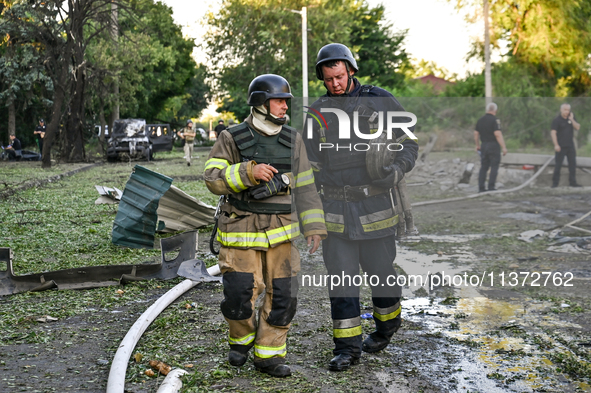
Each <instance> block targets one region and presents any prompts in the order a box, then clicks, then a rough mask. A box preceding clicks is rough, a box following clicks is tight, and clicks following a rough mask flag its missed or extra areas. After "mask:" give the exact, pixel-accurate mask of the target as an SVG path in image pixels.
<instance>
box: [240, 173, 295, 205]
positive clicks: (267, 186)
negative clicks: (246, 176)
mask: <svg viewBox="0 0 591 393" xmlns="http://www.w3.org/2000/svg"><path fill="white" fill-rule="evenodd" d="M287 188H288V185H287V184H286V183H285V182H284V181H283V179H282V178H281V175H280V174H279V173H276V174H275V176H273V178H272V179H271V180H270V181H267V182H261V184H259V185H258V186H256V187H252V188H251V189H250V190H249V191H248V192H249V194H250V196H251V197H253V198H254V199H264V198H269V197H270V196H272V195H276V194H277V193H280V192H281V191H285V190H287Z"/></svg>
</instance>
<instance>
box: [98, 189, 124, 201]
mask: <svg viewBox="0 0 591 393" xmlns="http://www.w3.org/2000/svg"><path fill="white" fill-rule="evenodd" d="M94 188H96V190H97V191H98V193H99V194H100V197H98V199H97V200H96V201H94V204H95V205H114V204H116V203H119V201H120V200H121V196H122V195H123V191H121V190H120V189H118V188H116V187H114V188H109V187H105V186H94Z"/></svg>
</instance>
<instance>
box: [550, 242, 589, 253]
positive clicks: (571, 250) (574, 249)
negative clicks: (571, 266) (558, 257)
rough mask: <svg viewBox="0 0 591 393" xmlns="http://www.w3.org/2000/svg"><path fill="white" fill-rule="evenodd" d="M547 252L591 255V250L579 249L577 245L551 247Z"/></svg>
mask: <svg viewBox="0 0 591 393" xmlns="http://www.w3.org/2000/svg"><path fill="white" fill-rule="evenodd" d="M546 250H547V251H552V252H560V253H567V254H591V249H586V248H582V247H579V246H578V245H577V244H571V243H568V244H563V245H561V246H550V247H548V248H547V249H546Z"/></svg>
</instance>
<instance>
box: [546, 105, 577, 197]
mask: <svg viewBox="0 0 591 393" xmlns="http://www.w3.org/2000/svg"><path fill="white" fill-rule="evenodd" d="M580 127H581V125H580V124H579V123H577V121H576V120H575V115H574V114H573V113H572V112H571V111H570V105H569V104H562V105H561V106H560V114H559V115H558V116H556V118H555V119H554V120H552V131H550V136H551V137H552V143H554V151H555V153H554V175H553V176H552V188H555V187H558V183H559V182H560V170H561V169H562V161H564V157H565V156H566V159H567V160H568V183H569V184H570V186H571V187H581V185H580V184H578V183H577V179H576V174H575V171H576V170H577V152H576V150H575V143H574V140H573V136H574V131H573V130H578V129H579V128H580Z"/></svg>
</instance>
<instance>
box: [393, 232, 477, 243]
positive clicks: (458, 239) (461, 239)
mask: <svg viewBox="0 0 591 393" xmlns="http://www.w3.org/2000/svg"><path fill="white" fill-rule="evenodd" d="M485 236H486V235H484V234H481V235H479V234H472V235H419V236H407V237H405V238H403V239H401V242H402V243H404V242H410V243H416V242H418V241H421V240H431V241H432V242H435V243H467V242H469V241H471V240H476V239H482V238H483V237H485Z"/></svg>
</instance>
